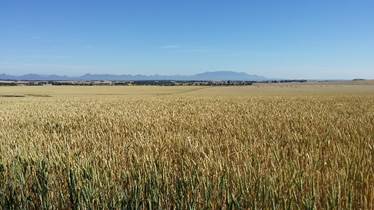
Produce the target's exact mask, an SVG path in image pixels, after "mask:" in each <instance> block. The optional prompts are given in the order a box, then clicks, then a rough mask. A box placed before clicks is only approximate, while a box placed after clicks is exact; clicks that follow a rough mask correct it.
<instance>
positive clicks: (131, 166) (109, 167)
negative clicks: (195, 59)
mask: <svg viewBox="0 0 374 210" xmlns="http://www.w3.org/2000/svg"><path fill="white" fill-rule="evenodd" d="M222 208H223V209H374V84H372V83H369V84H351V83H349V84H308V85H301V84H292V85H291V84H288V85H254V86H249V87H138V86H136V87H0V209H222Z"/></svg>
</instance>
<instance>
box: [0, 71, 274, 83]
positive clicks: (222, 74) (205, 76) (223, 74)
mask: <svg viewBox="0 0 374 210" xmlns="http://www.w3.org/2000/svg"><path fill="white" fill-rule="evenodd" d="M0 80H112V81H115V80H117V81H120V80H123V81H126V80H127V81H129V80H132V81H136V80H206V81H209V80H211V81H213V80H216V81H218V80H236V81H264V80H267V78H265V77H262V76H258V75H251V74H247V73H245V72H235V71H207V72H202V73H198V74H194V75H159V74H154V75H142V74H136V75H130V74H121V75H115V74H91V73H87V74H84V75H82V76H78V77H72V76H70V77H69V76H60V75H55V74H50V75H40V74H33V73H30V74H25V75H21V76H13V75H8V74H0Z"/></svg>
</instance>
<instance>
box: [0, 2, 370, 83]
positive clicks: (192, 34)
mask: <svg viewBox="0 0 374 210" xmlns="http://www.w3.org/2000/svg"><path fill="white" fill-rule="evenodd" d="M215 70H232V71H240V72H247V73H249V74H258V75H262V76H267V77H273V78H307V79H351V78H374V1H373V0H257V1H256V0H243V1H238V0H122V1H110V0H101V1H94V0H87V1H82V0H60V1H58V0H45V1H40V0H24V1H21V0H0V73H7V74H14V75H19V74H25V73H39V74H60V75H80V74H85V73H113V74H137V73H139V74H156V73H157V74H194V73H197V72H203V71H215Z"/></svg>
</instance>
